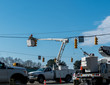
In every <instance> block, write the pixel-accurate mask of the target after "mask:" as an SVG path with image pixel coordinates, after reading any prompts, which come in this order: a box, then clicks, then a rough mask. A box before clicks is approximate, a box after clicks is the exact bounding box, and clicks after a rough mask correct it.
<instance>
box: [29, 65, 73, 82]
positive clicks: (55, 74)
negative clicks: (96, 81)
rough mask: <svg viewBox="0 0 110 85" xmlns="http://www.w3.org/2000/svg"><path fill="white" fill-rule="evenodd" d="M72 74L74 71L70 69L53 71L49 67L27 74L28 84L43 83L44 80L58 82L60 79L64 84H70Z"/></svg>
mask: <svg viewBox="0 0 110 85" xmlns="http://www.w3.org/2000/svg"><path fill="white" fill-rule="evenodd" d="M73 72H74V71H73V70H72V69H60V70H59V69H58V70H53V69H52V68H51V67H44V68H40V69H38V70H37V71H33V72H29V81H30V83H34V81H39V83H43V82H44V80H55V81H60V78H61V79H62V80H64V81H65V82H70V81H71V79H72V75H73Z"/></svg>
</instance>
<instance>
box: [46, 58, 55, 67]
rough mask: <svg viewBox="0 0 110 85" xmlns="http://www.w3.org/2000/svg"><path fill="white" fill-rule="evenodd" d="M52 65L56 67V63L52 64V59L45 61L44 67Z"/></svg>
mask: <svg viewBox="0 0 110 85" xmlns="http://www.w3.org/2000/svg"><path fill="white" fill-rule="evenodd" d="M53 65H56V63H55V62H54V59H50V60H48V61H47V64H46V66H51V67H53Z"/></svg>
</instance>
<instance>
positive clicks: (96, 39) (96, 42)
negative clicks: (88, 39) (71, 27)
mask: <svg viewBox="0 0 110 85" xmlns="http://www.w3.org/2000/svg"><path fill="white" fill-rule="evenodd" d="M94 44H95V45H98V38H97V37H96V36H95V42H94Z"/></svg>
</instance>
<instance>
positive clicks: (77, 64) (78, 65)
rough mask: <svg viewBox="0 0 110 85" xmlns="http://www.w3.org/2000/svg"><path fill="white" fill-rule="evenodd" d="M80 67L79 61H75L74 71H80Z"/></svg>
mask: <svg viewBox="0 0 110 85" xmlns="http://www.w3.org/2000/svg"><path fill="white" fill-rule="evenodd" d="M80 66H81V60H77V61H75V63H74V69H80Z"/></svg>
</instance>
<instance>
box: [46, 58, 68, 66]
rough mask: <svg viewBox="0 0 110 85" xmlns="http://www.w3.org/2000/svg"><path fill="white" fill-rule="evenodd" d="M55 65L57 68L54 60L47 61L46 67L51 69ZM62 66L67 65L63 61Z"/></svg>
mask: <svg viewBox="0 0 110 85" xmlns="http://www.w3.org/2000/svg"><path fill="white" fill-rule="evenodd" d="M53 65H54V66H56V63H55V62H54V59H50V60H48V61H47V64H46V66H51V67H53ZM60 65H62V66H66V63H65V62H64V61H62V62H61V63H60Z"/></svg>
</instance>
